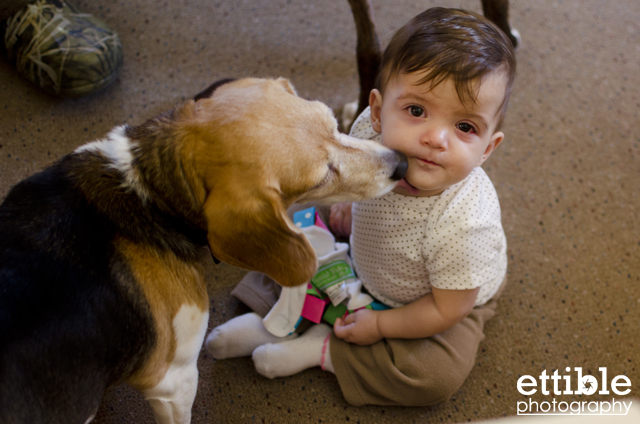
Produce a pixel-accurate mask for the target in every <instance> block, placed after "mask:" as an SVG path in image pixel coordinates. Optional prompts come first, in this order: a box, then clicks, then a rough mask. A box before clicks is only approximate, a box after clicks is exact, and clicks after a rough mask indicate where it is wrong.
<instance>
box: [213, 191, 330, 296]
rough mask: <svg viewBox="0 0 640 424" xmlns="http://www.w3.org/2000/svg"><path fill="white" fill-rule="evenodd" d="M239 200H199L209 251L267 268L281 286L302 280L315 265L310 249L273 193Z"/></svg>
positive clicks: (242, 265) (235, 261)
mask: <svg viewBox="0 0 640 424" xmlns="http://www.w3.org/2000/svg"><path fill="white" fill-rule="evenodd" d="M263 194H264V196H263V198H261V199H259V198H252V199H250V200H248V201H245V202H239V200H238V199H237V196H236V197H235V198H233V199H231V198H227V199H224V198H222V199H221V198H216V197H217V196H215V197H214V196H210V197H209V198H208V199H207V201H206V203H205V215H206V219H207V227H208V235H207V237H208V239H209V247H210V249H211V253H212V254H213V255H214V256H215V257H216V258H218V259H220V260H221V261H223V262H226V263H228V264H230V265H234V266H237V267H240V268H245V269H250V270H255V271H260V272H262V273H264V274H267V275H268V276H270V277H271V278H273V279H274V280H275V281H276V282H278V283H279V284H280V285H282V286H297V285H300V284H304V283H306V282H308V281H309V280H310V279H311V277H313V275H314V274H315V272H316V270H317V268H318V261H317V258H316V254H315V251H314V250H313V247H312V246H311V243H309V240H307V238H306V237H305V236H304V234H303V233H302V231H300V229H299V228H297V227H296V226H295V225H294V224H293V222H292V221H291V220H290V219H289V217H288V216H287V213H286V210H285V207H284V205H283V204H282V200H281V199H280V198H279V197H278V196H276V195H275V194H274V195H272V196H270V195H269V194H265V193H263Z"/></svg>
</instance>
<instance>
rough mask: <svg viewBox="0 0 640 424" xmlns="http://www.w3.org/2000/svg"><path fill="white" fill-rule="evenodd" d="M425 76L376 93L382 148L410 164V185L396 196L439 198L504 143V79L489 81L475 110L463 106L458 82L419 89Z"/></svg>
mask: <svg viewBox="0 0 640 424" xmlns="http://www.w3.org/2000/svg"><path fill="white" fill-rule="evenodd" d="M423 76H424V74H423V73H421V72H418V73H411V74H400V75H398V76H396V77H395V78H393V79H391V80H390V81H389V83H388V84H387V87H386V89H385V92H384V96H383V95H382V94H381V93H380V92H379V91H378V90H373V91H372V92H371V96H370V99H369V104H370V106H371V124H372V126H373V129H374V130H375V131H377V132H379V133H381V134H382V143H383V144H384V145H385V146H387V147H389V148H391V149H395V150H399V151H401V152H402V153H404V154H405V155H407V158H408V160H409V169H408V171H407V174H406V176H405V178H404V180H402V181H400V183H398V185H397V186H396V188H395V189H394V191H395V192H396V193H399V194H405V195H410V196H421V197H422V196H434V195H437V194H440V193H442V192H443V191H444V190H445V189H446V188H448V187H450V186H452V185H453V184H456V183H458V182H460V181H462V180H463V179H465V178H466V177H467V176H468V175H469V173H471V171H472V170H473V168H475V167H476V166H480V165H481V164H482V163H483V162H484V161H485V160H486V159H487V158H488V157H489V156H490V155H491V153H492V152H493V150H494V149H495V148H496V147H497V146H498V145H499V144H500V142H502V139H503V138H504V134H503V133H502V132H499V131H496V128H497V125H498V112H499V109H500V107H501V105H502V101H503V99H504V96H505V90H506V78H505V77H504V76H503V75H502V74H500V73H495V72H494V73H492V74H490V75H488V76H486V77H485V79H484V80H483V82H482V83H481V84H480V87H479V90H478V98H477V101H476V103H475V104H467V105H466V107H465V105H464V104H462V103H461V102H460V99H459V98H458V93H457V92H456V89H455V85H454V82H453V80H451V79H447V80H445V81H443V82H441V83H440V84H439V85H437V86H436V87H435V88H434V89H433V90H429V88H430V86H429V83H426V84H422V85H417V84H418V82H419V81H420V80H421V79H422V77H423Z"/></svg>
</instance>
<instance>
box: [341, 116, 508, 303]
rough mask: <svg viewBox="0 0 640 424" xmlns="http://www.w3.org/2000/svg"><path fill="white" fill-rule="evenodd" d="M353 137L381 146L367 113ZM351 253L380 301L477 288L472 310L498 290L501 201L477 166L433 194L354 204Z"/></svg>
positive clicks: (503, 245)
mask: <svg viewBox="0 0 640 424" xmlns="http://www.w3.org/2000/svg"><path fill="white" fill-rule="evenodd" d="M351 135H352V136H354V137H359V138H367V139H372V140H377V141H380V135H379V134H378V133H376V132H375V131H373V129H372V128H371V124H370V115H369V110H368V109H367V110H365V112H363V114H362V115H360V116H359V117H358V119H357V120H356V122H355V123H354V125H353V127H352V130H351ZM352 212H353V223H352V225H353V226H352V234H351V243H350V244H351V255H352V259H353V262H354V267H355V269H356V272H357V274H358V277H359V278H360V279H361V280H362V283H363V285H364V286H365V287H366V288H367V290H368V291H369V292H370V293H371V294H372V295H373V296H374V297H376V298H377V299H378V300H379V301H381V302H383V303H385V304H387V305H389V306H392V307H400V306H403V305H406V304H408V303H411V302H414V301H415V300H417V299H419V298H421V297H423V296H425V295H426V294H428V293H430V292H431V287H436V288H439V289H448V290H465V289H474V288H477V287H480V292H479V294H478V298H477V300H476V305H482V304H484V303H486V302H487V301H488V300H489V299H491V297H492V296H493V295H494V294H495V293H496V292H497V291H498V289H499V287H500V285H501V283H502V282H503V280H504V277H505V275H506V270H507V253H506V250H507V242H506V238H505V235H504V231H503V229H502V224H501V215H500V204H499V202H498V196H497V193H496V191H495V189H494V187H493V184H492V183H491V181H490V180H489V177H488V176H487V174H486V173H485V172H484V170H483V169H482V168H480V167H477V168H475V169H474V170H473V171H472V172H471V174H469V176H468V177H467V178H466V179H464V180H463V181H461V182H460V183H458V184H455V185H453V186H451V187H449V188H448V189H446V190H445V191H444V192H443V193H441V194H440V195H439V196H433V197H411V196H404V195H401V194H397V193H393V192H391V193H388V194H387V195H385V196H383V197H381V198H377V199H372V200H368V201H364V202H359V203H354V205H353V210H352Z"/></svg>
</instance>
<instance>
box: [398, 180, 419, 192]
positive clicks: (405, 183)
mask: <svg viewBox="0 0 640 424" xmlns="http://www.w3.org/2000/svg"><path fill="white" fill-rule="evenodd" d="M396 187H402V188H404V189H405V190H407V191H408V192H409V194H412V195H414V196H416V195H418V194H419V193H420V190H418V189H417V188H415V187H414V186H412V185H411V184H409V182H408V181H407V179H406V178H403V179H401V180H400V181H398V184H397V185H396Z"/></svg>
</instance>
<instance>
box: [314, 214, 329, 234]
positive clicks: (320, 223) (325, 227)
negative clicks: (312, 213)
mask: <svg viewBox="0 0 640 424" xmlns="http://www.w3.org/2000/svg"><path fill="white" fill-rule="evenodd" d="M314 224H315V225H317V226H318V227H320V228H324V229H325V230H327V231H329V229H328V228H327V226H326V225H324V222H322V219H320V215H318V212H316V221H315V222H314Z"/></svg>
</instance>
